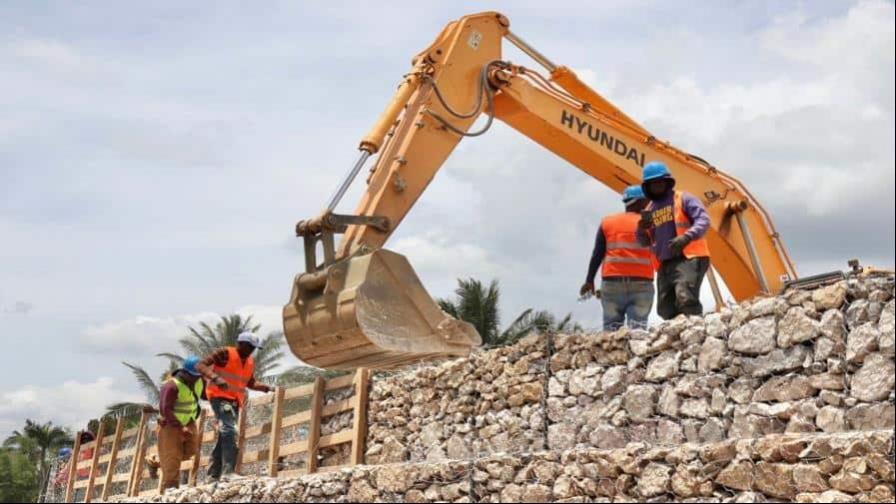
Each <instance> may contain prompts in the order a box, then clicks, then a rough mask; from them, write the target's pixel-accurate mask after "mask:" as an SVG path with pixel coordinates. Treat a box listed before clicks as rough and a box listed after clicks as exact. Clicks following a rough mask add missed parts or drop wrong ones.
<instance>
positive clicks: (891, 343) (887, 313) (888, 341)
mask: <svg viewBox="0 0 896 504" xmlns="http://www.w3.org/2000/svg"><path fill="white" fill-rule="evenodd" d="M893 309H894V308H893V301H890V302H889V303H887V305H886V307H884V310H883V312H881V314H880V322H878V325H877V328H878V331H880V339H879V340H878V342H877V346H878V348H880V352H881V353H882V354H884V355H888V356H890V357H893V355H894V354H896V331H894V327H896V325H894V324H896V322H894V314H893Z"/></svg>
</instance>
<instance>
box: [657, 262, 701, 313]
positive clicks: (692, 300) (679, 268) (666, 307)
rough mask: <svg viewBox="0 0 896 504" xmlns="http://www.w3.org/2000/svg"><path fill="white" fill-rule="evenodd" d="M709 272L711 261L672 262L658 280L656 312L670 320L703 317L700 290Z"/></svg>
mask: <svg viewBox="0 0 896 504" xmlns="http://www.w3.org/2000/svg"><path fill="white" fill-rule="evenodd" d="M707 269H709V258H708V257H694V258H692V259H685V258H684V257H679V258H676V259H668V260H665V261H663V263H662V264H661V265H660V271H659V273H658V274H657V277H656V312H657V314H658V315H659V316H660V317H663V318H664V319H666V320H669V319H673V318H675V317H677V316H679V315H681V314H682V313H683V314H685V315H703V305H702V304H701V303H700V286H701V285H702V284H703V277H704V276H705V275H706V270H707Z"/></svg>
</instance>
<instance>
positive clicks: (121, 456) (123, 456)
mask: <svg viewBox="0 0 896 504" xmlns="http://www.w3.org/2000/svg"><path fill="white" fill-rule="evenodd" d="M135 453H137V448H128V449H127V450H118V460H121V459H126V458H128V457H132V456H133V455H134V454H135Z"/></svg>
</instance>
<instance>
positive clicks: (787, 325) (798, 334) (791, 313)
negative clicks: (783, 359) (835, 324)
mask: <svg viewBox="0 0 896 504" xmlns="http://www.w3.org/2000/svg"><path fill="white" fill-rule="evenodd" d="M819 332H820V330H819V324H818V322H817V321H815V320H813V319H811V318H809V317H808V316H807V315H806V310H804V309H803V308H800V307H793V308H791V309H790V310H788V311H787V314H786V315H784V318H782V319H781V321H780V322H778V346H779V347H781V348H788V347H791V346H793V345H796V344H798V343H802V342H804V341H809V340H813V339H815V338H817V337H818V334H819Z"/></svg>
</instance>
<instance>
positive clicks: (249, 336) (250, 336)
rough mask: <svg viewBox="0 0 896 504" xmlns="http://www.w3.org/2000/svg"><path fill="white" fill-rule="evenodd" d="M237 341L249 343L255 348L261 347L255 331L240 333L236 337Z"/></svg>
mask: <svg viewBox="0 0 896 504" xmlns="http://www.w3.org/2000/svg"><path fill="white" fill-rule="evenodd" d="M236 342H237V343H248V344H250V345H252V346H253V347H255V348H258V347H259V342H258V336H256V335H255V333H251V332H249V331H246V332H242V333H240V335H239V336H237V338H236Z"/></svg>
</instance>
